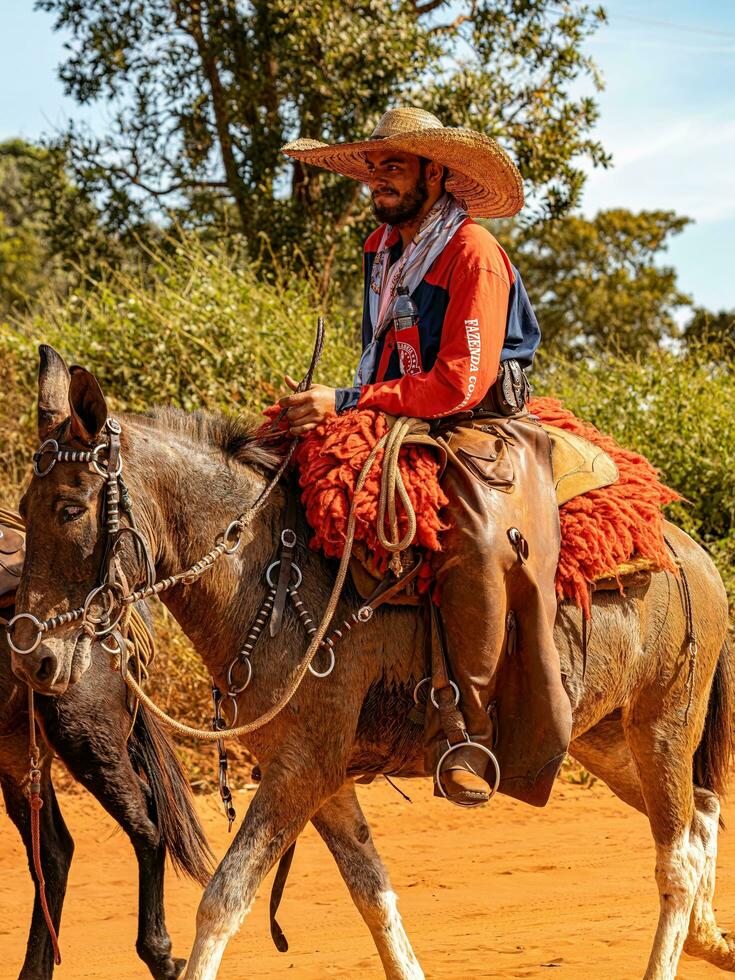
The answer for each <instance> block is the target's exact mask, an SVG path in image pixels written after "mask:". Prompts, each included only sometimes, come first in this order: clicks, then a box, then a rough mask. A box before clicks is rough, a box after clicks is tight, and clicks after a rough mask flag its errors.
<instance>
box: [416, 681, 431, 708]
mask: <svg viewBox="0 0 735 980" xmlns="http://www.w3.org/2000/svg"><path fill="white" fill-rule="evenodd" d="M424 684H431V678H430V677H422V678H421V680H420V681H419V682H418V684H417V685H416V687H415V688H414V689H413V703H414V704H415V705H417V706H418V704H419V703H420V702H419V691H420V690H421V688H422V687H423V686H424Z"/></svg>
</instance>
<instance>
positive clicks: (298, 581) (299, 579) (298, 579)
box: [265, 561, 304, 592]
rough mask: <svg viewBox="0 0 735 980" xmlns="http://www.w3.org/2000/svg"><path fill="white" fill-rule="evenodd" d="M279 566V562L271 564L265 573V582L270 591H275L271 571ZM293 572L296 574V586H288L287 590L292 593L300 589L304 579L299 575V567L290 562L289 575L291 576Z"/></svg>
mask: <svg viewBox="0 0 735 980" xmlns="http://www.w3.org/2000/svg"><path fill="white" fill-rule="evenodd" d="M280 564H281V563H280V561H274V562H272V563H271V564H270V565H269V566H268V569H267V571H266V573H265V580H266V582H267V583H268V585H270V587H271V588H272V589H275V587H276V583H275V582H274V581H273V569H274V568H278V566H279V565H280ZM294 572H295V573H296V584H295V585H291V586H289V589H290V591H292V592H293V591H294V590H296V589H298V588H299V587H300V585H301V583H302V581H303V579H304V576H303V575H302V574H301V569H300V568H299V566H298V565H297V564H296V562H295V561H294V562H291V574H292V575H293V573H294Z"/></svg>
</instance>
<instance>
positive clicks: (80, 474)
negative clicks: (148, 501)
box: [9, 345, 134, 694]
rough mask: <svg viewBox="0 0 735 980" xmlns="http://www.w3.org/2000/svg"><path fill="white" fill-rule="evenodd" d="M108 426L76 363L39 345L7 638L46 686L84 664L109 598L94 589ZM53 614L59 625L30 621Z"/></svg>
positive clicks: (96, 391)
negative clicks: (29, 470) (35, 445)
mask: <svg viewBox="0 0 735 980" xmlns="http://www.w3.org/2000/svg"><path fill="white" fill-rule="evenodd" d="M107 425H108V411H107V404H106V402H105V398H104V395H103V394H102V390H101V388H100V386H99V384H98V382H97V380H96V379H95V377H94V376H93V375H92V374H90V372H89V371H87V370H85V369H84V368H81V367H77V366H73V367H72V368H71V369H69V368H67V366H66V363H65V362H64V360H63V358H62V357H61V356H60V355H59V354H58V353H57V352H56V351H55V350H53V349H52V348H51V347H48V346H45V345H44V346H42V347H41V348H40V365H39V372H38V439H39V449H38V451H37V452H36V454H35V456H34V474H33V477H32V479H31V482H30V484H29V486H28V489H27V490H26V492H25V494H24V495H23V499H22V501H21V505H20V509H21V513H22V515H23V518H24V520H25V523H26V528H27V538H26V558H25V562H24V566H23V572H22V575H21V578H20V581H19V583H18V591H17V596H16V608H17V609H18V610H20V611H21V615H20V617H16V618H15V620H14V622H13V624H12V627H11V628H10V630H9V638H10V641H11V646H12V649H13V657H12V664H13V670H14V672H15V673H16V675H17V676H18V677H19V678H20V679H21V680H23V681H26V682H28V683H30V684H31V685H32V686H33V687H34V688H36V689H37V690H39V691H41V692H42V693H45V694H61V693H63V692H64V691H65V690H66V689H67V687H68V686H69V684H71V683H74V682H75V681H76V680H78V679H79V678H80V677H81V676H82V675H83V674H84V672H85V671H86V670H87V669H88V667H89V665H90V658H91V654H92V648H93V643H94V640H95V631H94V630H93V629H92V630H91V629H90V628H89V624H90V622H92V621H93V620H94V619H98V618H99V615H98V614H99V611H100V608H101V607H104V604H105V603H106V602H109V595H106V594H104V591H105V590H104V589H103V590H100V591H97V592H95V590H96V589H98V588H99V586H100V570H101V568H102V566H103V563H104V561H105V558H106V555H105V552H106V549H107V546H108V542H107V540H106V535H105V533H104V530H105V524H104V522H105V519H106V512H107V509H108V504H107V502H106V500H105V493H104V489H105V484H106V473H105V470H104V468H103V466H104V461H103V460H102V458H101V455H100V452H99V450H98V449H97V447H98V446H101V445H102V443H101V440H102V439H103V438H104V432H105V430H106V426H107ZM119 551H120V553H119V554H118V555H116V562H118V563H119V565H120V568H121V571H123V570H124V568H125V566H126V564H127V565H128V566H129V565H130V564H131V562H130V561H129V560H127V557H126V554H125V552H126V551H129V552H133V551H134V549H131V548H130V547H127V546H126V547H123V548H120V549H119ZM133 558H134V555H133ZM123 573H124V571H123ZM131 574H132V573H131ZM90 597H91V598H90ZM85 608H86V613H85V615H84V616H83V617H72V615H71V613H72V611H73V610H75V609H85ZM102 611H103V613H104V609H103V610H102ZM55 618H56V619H58V621H59V622H58V623H54V624H53V625H51V626H50V627H49V628H47V629H40V628H39V626H40V624H48V623H49V621H52V622H53V621H54V620H55Z"/></svg>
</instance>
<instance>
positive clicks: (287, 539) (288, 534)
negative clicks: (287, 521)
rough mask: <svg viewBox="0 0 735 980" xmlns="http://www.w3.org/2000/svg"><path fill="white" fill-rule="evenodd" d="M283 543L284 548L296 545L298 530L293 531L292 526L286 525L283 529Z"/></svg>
mask: <svg viewBox="0 0 735 980" xmlns="http://www.w3.org/2000/svg"><path fill="white" fill-rule="evenodd" d="M281 544H282V545H283V547H284V548H295V547H296V532H295V531H292V530H291V528H290V527H284V529H283V530H282V531H281Z"/></svg>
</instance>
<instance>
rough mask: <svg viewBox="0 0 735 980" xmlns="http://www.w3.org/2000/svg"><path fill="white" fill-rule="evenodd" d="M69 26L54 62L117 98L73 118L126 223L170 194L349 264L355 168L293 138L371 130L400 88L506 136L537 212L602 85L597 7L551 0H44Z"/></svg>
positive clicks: (168, 202) (454, 118) (592, 114)
mask: <svg viewBox="0 0 735 980" xmlns="http://www.w3.org/2000/svg"><path fill="white" fill-rule="evenodd" d="M37 2H38V6H39V7H40V8H41V9H43V10H46V11H50V12H52V13H54V14H55V15H56V27H57V29H59V30H64V31H65V32H67V34H68V35H69V36H70V41H69V55H68V57H67V59H66V61H65V62H64V63H63V64H62V65H61V67H60V77H61V78H62V80H63V82H64V84H65V86H66V90H67V92H68V93H69V94H70V95H72V96H73V97H74V98H75V99H76V100H77V101H78V102H79V103H89V102H94V101H103V100H104V101H105V102H106V103H111V104H112V105H113V106H116V107H117V109H116V111H115V112H114V113H113V118H112V121H111V123H110V125H109V127H108V129H107V131H106V132H105V133H102V134H96V135H95V134H92V133H85V132H80V131H78V130H74V129H72V130H71V131H70V133H69V145H70V147H71V149H72V154H73V157H74V161H75V174H76V177H77V179H78V180H79V181H80V184H81V186H83V187H85V188H87V189H89V190H90V191H94V192H95V193H96V194H98V195H101V196H102V197H103V199H104V201H105V215H106V219H107V221H108V222H109V223H110V225H111V226H112V227H113V228H115V229H120V228H123V227H127V226H128V225H129V223H130V222H131V221H136V220H137V221H139V220H140V218H141V216H142V215H145V214H150V213H151V209H152V210H153V213H156V214H160V213H161V210H163V211H164V212H165V211H166V210H167V209H168V210H174V211H176V212H178V215H179V220H191V221H201V222H204V223H211V222H212V221H225V222H227V223H229V224H230V226H232V227H238V228H239V230H240V231H241V232H243V233H244V234H245V236H246V238H247V240H248V242H249V247H250V248H251V251H252V250H253V249H255V250H256V251H257V249H258V247H259V245H258V238H259V236H260V235H261V234H263V233H266V234H267V235H268V238H269V241H270V243H271V246H272V247H273V249H274V250H275V251H276V252H277V253H278V254H282V255H288V254H289V253H290V250H291V249H292V248H293V244H294V243H298V245H299V247H300V248H301V249H302V251H303V252H304V253H305V254H306V255H307V256H308V257H309V259H310V260H312V261H313V262H314V263H315V264H316V265H318V267H320V268H321V269H322V272H323V276H322V281H321V286H322V289H323V290H324V289H325V288H326V284H327V282H328V278H329V273H330V271H332V272H338V273H339V272H343V271H351V272H353V271H355V269H356V266H357V263H358V261H359V248H358V247H357V243H358V241H359V240H360V239H361V238H362V237H363V236H364V232H365V221H366V218H367V212H368V209H367V204H366V200H365V197H364V196H362V195H361V194H360V190H359V187H358V186H357V185H355V184H354V183H352V182H350V181H347V180H344V179H342V178H337V177H335V176H333V175H330V174H327V173H325V172H322V171H319V170H317V169H315V168H308V169H307V170H305V169H304V168H303V167H301V166H298V165H296V166H293V165H292V164H291V163H290V162H287V161H286V160H285V159H284V157H283V156H282V154H281V153H280V147H281V145H282V144H283V143H285V142H286V141H287V140H288V139H293V138H295V137H297V136H306V137H312V138H317V139H323V140H326V141H336V140H345V139H353V138H359V137H364V136H365V135H367V134H369V133H370V131H371V129H372V128H373V126H374V124H375V122H376V121H377V119H378V117H379V115H380V114H381V113H382V112H383V111H384V110H385V109H386V108H388V107H389V106H390V105H393V104H396V103H406V102H409V103H413V104H416V105H420V106H423V107H426V108H428V109H430V110H432V111H435V112H437V113H438V114H439V115H441V116H442V117H443V119H444V121H445V122H446V123H447V124H449V125H470V126H472V127H474V128H478V129H480V130H482V131H484V132H487V133H488V134H490V135H493V136H496V137H499V138H500V139H501V140H503V142H504V143H505V144H506V145H507V147H508V149H509V150H510V151H511V153H512V154H513V155H514V156H515V157H516V158H517V159H518V160H519V161H520V164H521V169H522V171H523V172H524V174H525V176H526V178H527V185H528V190H529V192H532V193H531V196H532V199H533V202H534V205H535V208H536V211H537V213H542V214H548V215H559V214H562V213H566V212H567V211H568V210H569V209H570V208H572V207H573V206H574V205H575V204H577V203H578V202H579V197H580V191H581V188H582V184H583V180H584V177H583V171H582V170H581V169H580V166H579V164H580V162H581V159H582V158H584V157H586V158H587V159H588V160H590V161H591V162H592V163H593V164H595V165H607V164H608V162H609V160H608V157H607V156H606V154H605V153H604V151H603V149H602V147H601V146H600V144H599V143H598V142H597V141H596V140H593V139H592V138H591V137H590V135H589V133H590V130H591V128H592V126H593V124H594V122H595V121H596V118H597V108H596V105H595V103H594V101H593V100H592V99H591V98H589V97H581V98H579V97H576V96H575V95H573V94H572V92H571V89H572V88H573V86H574V83H575V82H578V81H579V80H580V79H581V78H584V77H585V76H586V77H587V78H590V79H591V83H592V86H595V85H598V84H599V78H598V76H597V73H596V71H595V68H594V65H593V63H592V62H591V61H590V60H589V59H588V58H586V57H585V56H584V55H583V54H582V53H581V48H582V44H583V41H584V40H585V38H586V37H588V36H589V35H590V34H591V33H592V32H593V31H594V30H595V29H596V27H597V26H598V25H599V24H600V23H601V22H602V21H603V20H604V13H603V11H602V10H601V9H599V8H598V9H593V8H592V7H590V6H586V5H581V6H574V7H573V6H572V5H571V4H569V3H561V4H559V3H557V2H555V0H457V2H454V3H452V4H449V3H446V2H443V0H370V2H369V3H368V2H365V0H348V2H344V0H314V2H313V3H309V4H304V3H301V2H298V0H253V2H251V3H248V4H240V3H236V2H234V0H202V2H198V3H184V2H181V0H124V2H120V0H37Z"/></svg>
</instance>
